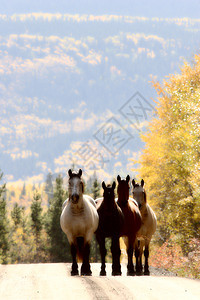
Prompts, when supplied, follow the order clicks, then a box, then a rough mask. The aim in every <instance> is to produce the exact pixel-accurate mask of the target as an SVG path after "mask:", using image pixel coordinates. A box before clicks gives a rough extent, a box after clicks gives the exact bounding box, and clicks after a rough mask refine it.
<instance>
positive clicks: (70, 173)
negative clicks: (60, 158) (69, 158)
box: [68, 169, 72, 177]
mask: <svg viewBox="0 0 200 300" xmlns="http://www.w3.org/2000/svg"><path fill="white" fill-rule="evenodd" d="M68 174H69V177H72V170H71V169H69V171H68Z"/></svg>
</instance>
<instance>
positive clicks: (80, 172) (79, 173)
mask: <svg viewBox="0 0 200 300" xmlns="http://www.w3.org/2000/svg"><path fill="white" fill-rule="evenodd" d="M81 175H82V170H81V169H79V172H78V176H79V177H81Z"/></svg>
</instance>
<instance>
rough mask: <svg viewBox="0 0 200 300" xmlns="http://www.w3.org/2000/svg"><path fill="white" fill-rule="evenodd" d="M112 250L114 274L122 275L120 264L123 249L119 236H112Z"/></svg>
mask: <svg viewBox="0 0 200 300" xmlns="http://www.w3.org/2000/svg"><path fill="white" fill-rule="evenodd" d="M111 252H112V275H114V276H117V275H121V274H122V272H121V265H120V255H121V250H120V246H119V236H113V237H112V245H111Z"/></svg>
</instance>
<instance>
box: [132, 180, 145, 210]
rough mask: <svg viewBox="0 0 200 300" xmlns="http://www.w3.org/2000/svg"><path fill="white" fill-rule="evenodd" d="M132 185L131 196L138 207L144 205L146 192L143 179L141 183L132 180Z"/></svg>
mask: <svg viewBox="0 0 200 300" xmlns="http://www.w3.org/2000/svg"><path fill="white" fill-rule="evenodd" d="M132 185H133V198H134V199H135V200H136V201H137V203H138V206H139V209H141V208H142V207H143V206H144V205H146V192H145V189H144V180H143V179H142V180H141V184H140V185H139V184H138V183H135V180H134V179H133V180H132Z"/></svg>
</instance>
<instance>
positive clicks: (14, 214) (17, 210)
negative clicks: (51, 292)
mask: <svg viewBox="0 0 200 300" xmlns="http://www.w3.org/2000/svg"><path fill="white" fill-rule="evenodd" d="M23 210H24V207H20V206H19V204H18V203H16V202H15V204H14V207H13V210H12V211H11V218H12V220H13V223H14V226H15V227H17V226H18V225H20V224H22V220H23Z"/></svg>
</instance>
